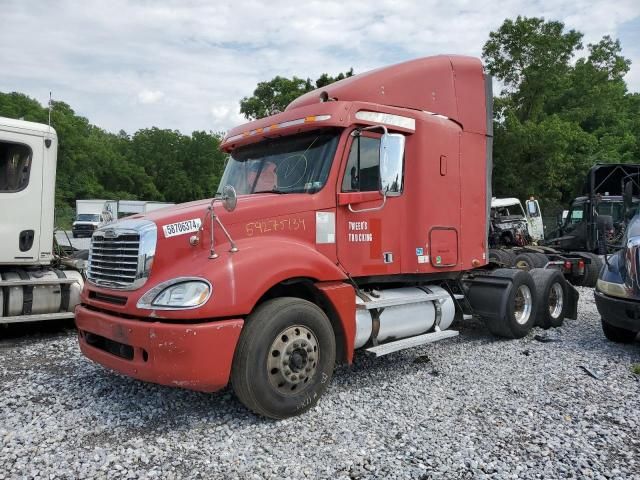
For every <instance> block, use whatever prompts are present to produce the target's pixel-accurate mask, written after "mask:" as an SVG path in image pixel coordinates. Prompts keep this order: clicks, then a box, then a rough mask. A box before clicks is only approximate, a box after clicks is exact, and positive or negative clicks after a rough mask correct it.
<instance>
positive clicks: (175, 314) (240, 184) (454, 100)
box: [76, 56, 577, 418]
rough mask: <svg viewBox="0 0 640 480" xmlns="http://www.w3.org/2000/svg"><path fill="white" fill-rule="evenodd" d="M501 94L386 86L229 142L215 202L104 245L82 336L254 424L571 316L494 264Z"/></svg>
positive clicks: (535, 285)
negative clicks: (454, 346)
mask: <svg viewBox="0 0 640 480" xmlns="http://www.w3.org/2000/svg"><path fill="white" fill-rule="evenodd" d="M491 147H492V93H491V78H490V77H488V76H487V75H485V74H484V73H483V68H482V64H481V62H480V61H479V60H478V59H475V58H469V57H462V56H436V57H427V58H421V59H417V60H413V61H409V62H406V63H401V64H398V65H394V66H390V67H386V68H381V69H377V70H374V71H371V72H367V73H363V74H361V75H357V76H355V77H351V78H347V79H345V80H342V81H340V82H337V83H334V84H331V85H328V86H327V87H324V88H322V89H319V90H316V91H313V92H310V93H308V94H306V95H304V96H302V97H300V98H298V99H297V100H295V101H293V102H292V103H291V104H290V105H289V106H288V107H287V109H286V111H284V112H282V113H279V114H276V115H273V116H270V117H268V118H263V119H260V120H256V121H253V122H250V123H248V124H246V125H242V126H240V127H237V128H234V129H232V130H231V131H230V132H228V134H227V135H226V137H225V138H224V140H223V142H222V145H221V148H222V149H223V150H224V151H225V152H227V153H228V154H229V161H228V164H227V166H226V169H225V172H224V175H223V178H222V180H221V188H220V193H219V195H217V196H216V197H215V198H213V199H208V200H202V201H196V202H192V203H187V204H183V205H178V206H176V207H173V208H168V209H164V210H161V211H158V212H151V213H149V214H147V215H136V216H133V217H129V218H127V219H124V220H121V221H119V222H117V223H115V224H111V225H108V226H105V227H103V228H101V229H99V230H98V231H97V232H96V233H95V234H94V235H93V237H92V242H91V251H90V258H89V268H88V274H87V279H88V282H87V284H86V286H85V288H84V290H83V294H82V304H81V305H80V306H78V308H77V310H76V323H77V326H78V330H79V341H80V348H81V349H82V352H83V353H84V354H85V355H86V356H87V357H89V358H90V359H92V360H94V361H96V362H98V363H100V364H102V365H104V366H106V367H108V368H111V369H113V370H116V371H118V372H120V373H123V374H125V375H128V376H131V377H134V378H137V379H141V380H145V381H149V382H154V383H159V384H163V385H171V386H178V387H184V388H189V389H194V390H200V391H205V392H212V391H216V390H219V389H221V388H223V387H225V386H226V385H227V384H229V382H231V384H232V386H233V388H234V390H235V392H236V395H237V396H238V397H239V399H240V400H241V401H242V402H243V403H244V404H245V405H246V406H247V407H248V408H250V409H251V410H253V411H254V412H256V413H258V414H261V415H265V416H268V417H273V418H284V417H288V416H291V415H295V414H298V413H301V412H304V411H305V410H307V409H309V408H311V407H312V406H313V405H315V403H316V402H317V401H318V399H319V397H320V396H321V395H322V393H323V392H324V391H325V389H326V387H327V385H328V383H329V381H330V379H331V376H332V372H333V369H334V365H335V364H336V363H347V364H350V363H351V362H352V361H353V358H354V350H356V349H365V350H366V351H367V352H369V353H370V354H373V355H376V356H379V355H385V354H387V353H391V352H394V351H397V350H401V349H404V348H409V347H414V346H417V345H422V344H425V343H429V342H433V341H436V340H441V339H445V338H450V337H453V336H455V335H457V332H456V331H453V330H450V329H449V327H450V325H451V324H452V322H453V321H454V319H459V320H462V319H464V318H467V317H468V316H469V315H473V314H475V315H478V316H480V317H482V318H483V319H484V320H485V322H486V324H487V326H488V328H489V329H490V330H491V331H492V332H493V333H495V334H497V335H499V336H503V337H510V338H516V337H522V336H523V335H526V333H527V332H528V331H529V329H530V328H531V327H532V326H533V325H534V324H536V323H538V324H540V325H542V326H553V325H558V324H560V323H562V320H563V318H565V317H568V318H575V317H576V305H577V292H576V291H575V289H573V287H571V286H570V285H568V284H567V283H566V282H565V280H564V279H563V278H562V275H561V274H560V273H559V272H558V271H556V270H540V269H535V270H532V271H531V272H525V271H521V270H517V269H504V268H496V267H495V265H492V264H489V263H488V240H487V234H488V219H489V209H490V202H491Z"/></svg>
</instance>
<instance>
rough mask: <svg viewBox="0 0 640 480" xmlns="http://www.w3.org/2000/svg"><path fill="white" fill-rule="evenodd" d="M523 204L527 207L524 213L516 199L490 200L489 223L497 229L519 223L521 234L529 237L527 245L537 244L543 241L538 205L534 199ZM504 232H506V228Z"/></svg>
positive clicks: (520, 203) (542, 228)
mask: <svg viewBox="0 0 640 480" xmlns="http://www.w3.org/2000/svg"><path fill="white" fill-rule="evenodd" d="M525 203H526V205H527V209H526V211H525V209H524V208H523V207H522V202H521V201H520V200H518V199H517V198H496V197H493V198H492V199H491V223H492V226H494V227H497V228H499V226H500V225H505V226H507V225H512V224H513V225H515V223H516V222H521V225H522V227H523V229H522V230H523V231H522V234H524V235H527V236H528V237H529V238H528V239H527V240H528V241H527V244H529V243H537V242H539V241H541V240H544V225H543V223H542V211H541V210H540V204H539V203H538V200H536V199H534V198H531V199H529V200H527V201H526V202H525ZM505 230H508V228H507V229H505ZM514 240H515V239H514ZM523 240H524V239H523ZM520 246H523V245H520Z"/></svg>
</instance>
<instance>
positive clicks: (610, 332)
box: [602, 318, 638, 343]
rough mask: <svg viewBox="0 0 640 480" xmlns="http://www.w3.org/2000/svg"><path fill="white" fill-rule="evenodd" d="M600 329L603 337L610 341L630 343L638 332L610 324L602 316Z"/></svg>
mask: <svg viewBox="0 0 640 480" xmlns="http://www.w3.org/2000/svg"><path fill="white" fill-rule="evenodd" d="M602 331H603V332H604V336H605V337H607V338H608V339H609V340H611V341H612V342H617V343H631V342H633V341H634V340H635V339H636V336H637V335H638V332H634V331H633V330H627V329H626V328H620V327H616V326H615V325H611V324H610V323H607V322H606V321H605V319H604V318H603V319H602Z"/></svg>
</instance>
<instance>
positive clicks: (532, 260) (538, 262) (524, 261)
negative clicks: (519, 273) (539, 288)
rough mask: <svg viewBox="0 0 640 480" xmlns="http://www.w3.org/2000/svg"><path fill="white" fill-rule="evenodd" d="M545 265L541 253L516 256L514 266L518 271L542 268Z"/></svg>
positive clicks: (545, 262)
mask: <svg viewBox="0 0 640 480" xmlns="http://www.w3.org/2000/svg"><path fill="white" fill-rule="evenodd" d="M546 264H547V257H546V256H545V255H543V254H541V253H520V254H519V255H516V258H515V262H514V266H515V267H517V268H519V269H520V270H526V271H529V270H532V269H534V268H543V267H544V266H545V265H546Z"/></svg>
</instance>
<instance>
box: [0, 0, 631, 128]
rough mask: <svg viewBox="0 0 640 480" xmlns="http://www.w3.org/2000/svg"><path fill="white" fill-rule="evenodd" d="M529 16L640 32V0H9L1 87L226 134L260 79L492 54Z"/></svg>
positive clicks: (110, 124)
mask: <svg viewBox="0 0 640 480" xmlns="http://www.w3.org/2000/svg"><path fill="white" fill-rule="evenodd" d="M519 14H520V15H527V16H544V17H545V18H547V19H558V20H561V21H564V22H565V23H566V25H567V27H568V28H575V29H577V30H580V31H582V32H584V34H585V44H586V43H588V42H592V41H597V40H598V39H599V38H600V37H602V36H603V35H605V34H611V35H613V36H617V35H618V32H619V30H620V28H621V26H622V25H624V24H625V23H626V24H627V25H628V22H630V21H633V20H634V19H635V21H636V23H637V25H638V26H637V28H636V29H640V3H639V2H638V1H637V0H619V1H617V2H616V4H615V8H613V7H612V6H611V3H610V1H609V0H570V1H569V0H537V1H534V2H531V1H530V0H504V1H503V2H500V3H493V2H474V1H471V0H461V1H451V2H440V1H436V0H425V1H419V0H414V1H410V0H382V1H380V2H376V3H375V6H373V5H372V4H371V3H368V2H362V1H348V0H307V1H305V2H290V1H288V0H272V1H270V2H264V1H259V0H219V1H216V2H211V1H208V0H190V1H179V0H157V1H153V2H146V1H145V2H140V1H136V0H111V1H110V2H101V1H97V0H94V1H91V0H88V1H85V2H81V3H78V2H75V1H73V0H60V1H58V2H48V1H46V0H30V1H29V2H24V1H21V0H5V1H4V2H3V7H2V28H1V29H0V58H1V59H2V75H1V76H0V91H20V92H24V93H27V94H29V95H32V96H35V97H36V98H38V99H39V100H40V101H41V102H46V99H47V97H48V92H49V90H52V91H53V94H54V97H55V98H57V99H59V100H64V101H66V102H67V103H69V104H70V105H71V106H72V107H74V108H75V109H76V111H77V112H78V113H80V114H82V115H84V116H86V117H88V118H89V119H90V120H91V121H92V122H94V123H96V124H97V125H99V126H102V127H104V128H106V129H108V130H112V131H118V130H120V129H121V128H123V129H125V130H127V131H129V132H132V131H135V130H136V129H138V128H145V127H150V126H158V127H161V128H172V129H179V130H181V131H183V132H186V133H190V132H191V131H193V130H214V131H216V130H220V129H226V128H230V127H231V126H233V125H234V124H236V123H239V122H241V121H242V118H241V116H240V115H239V112H238V110H239V100H240V99H241V98H242V97H244V96H246V95H250V94H251V93H252V91H253V89H254V88H255V86H256V84H257V83H258V82H259V81H262V80H268V79H271V78H272V77H274V76H275V75H287V76H291V75H298V76H302V77H311V78H317V76H319V75H320V74H322V73H324V72H327V73H331V74H335V73H338V72H341V71H345V70H348V69H349V68H350V67H353V68H354V70H355V71H356V72H363V71H366V70H368V69H371V68H375V67H379V66H382V65H387V64H391V63H395V62H398V61H402V60H407V59H410V58H414V57H419V56H426V55H433V54H437V53H460V54H468V55H475V56H479V55H480V54H481V50H482V46H483V44H484V43H485V41H486V40H487V38H488V34H489V32H490V31H491V30H494V29H496V28H497V27H498V26H499V25H500V24H501V23H502V21H503V20H504V19H505V18H507V17H508V18H515V17H516V16H517V15H519ZM627 30H629V29H627ZM25 32H38V35H29V34H25ZM17 39H20V40H19V41H18V40H17ZM43 40H44V41H45V43H44V44H43ZM623 48H624V53H625V55H626V56H628V57H629V58H631V60H632V61H633V62H634V64H633V66H632V71H631V73H630V74H629V76H628V81H629V86H630V88H631V89H632V90H635V91H638V90H640V51H639V49H638V48H637V47H636V46H635V43H634V42H632V41H629V42H628V43H625V41H624V38H623ZM150 86H152V87H150ZM105 98H108V99H109V101H108V102H105V101H104V99H105ZM141 105H144V108H142V107H141Z"/></svg>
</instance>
